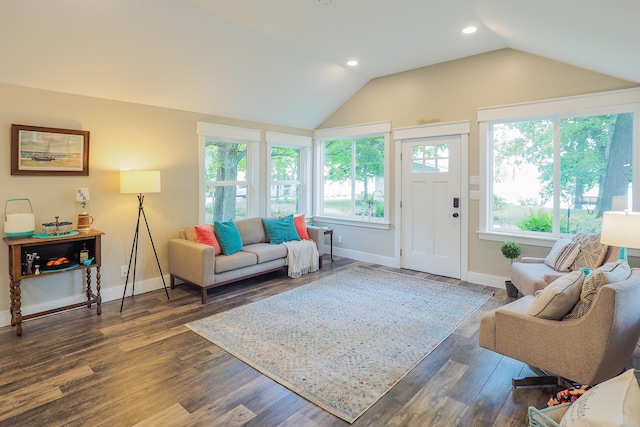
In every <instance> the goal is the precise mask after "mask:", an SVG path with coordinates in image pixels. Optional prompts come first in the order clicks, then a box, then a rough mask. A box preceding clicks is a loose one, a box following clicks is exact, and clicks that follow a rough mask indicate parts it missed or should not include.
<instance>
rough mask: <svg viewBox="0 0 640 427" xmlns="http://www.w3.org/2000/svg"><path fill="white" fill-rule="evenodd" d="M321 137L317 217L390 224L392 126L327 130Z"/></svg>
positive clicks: (318, 152)
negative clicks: (389, 178) (390, 128)
mask: <svg viewBox="0 0 640 427" xmlns="http://www.w3.org/2000/svg"><path fill="white" fill-rule="evenodd" d="M318 135H320V136H321V138H319V139H318V151H317V154H318V158H317V160H318V170H319V171H321V175H320V176H319V177H318V184H319V185H318V191H319V195H318V198H317V200H318V209H317V215H319V216H321V217H328V218H336V219H345V220H358V221H368V222H381V223H387V222H388V213H387V210H388V198H387V196H386V194H387V188H388V177H387V174H388V169H389V167H388V164H389V159H388V157H389V152H388V145H389V124H388V123H380V124H374V125H363V126H361V127H359V126H355V127H349V128H339V129H324V130H322V131H320V132H318V133H317V134H316V136H318Z"/></svg>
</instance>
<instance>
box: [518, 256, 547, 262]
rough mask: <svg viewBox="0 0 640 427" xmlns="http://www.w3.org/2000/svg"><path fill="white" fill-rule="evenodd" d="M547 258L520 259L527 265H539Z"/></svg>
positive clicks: (526, 257)
mask: <svg viewBox="0 0 640 427" xmlns="http://www.w3.org/2000/svg"><path fill="white" fill-rule="evenodd" d="M544 260H545V258H537V257H532V256H525V257H522V258H520V262H524V263H525V264H534V263H535V264H539V263H542V262H544Z"/></svg>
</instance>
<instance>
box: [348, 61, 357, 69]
mask: <svg viewBox="0 0 640 427" xmlns="http://www.w3.org/2000/svg"><path fill="white" fill-rule="evenodd" d="M347 65H348V66H349V67H355V66H356V65H358V61H356V60H355V59H350V60H348V61H347Z"/></svg>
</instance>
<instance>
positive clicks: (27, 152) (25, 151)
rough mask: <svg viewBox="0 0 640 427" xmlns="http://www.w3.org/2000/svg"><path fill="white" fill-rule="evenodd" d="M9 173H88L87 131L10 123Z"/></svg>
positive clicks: (80, 174)
mask: <svg viewBox="0 0 640 427" xmlns="http://www.w3.org/2000/svg"><path fill="white" fill-rule="evenodd" d="M11 175H78V176H87V175H89V131H86V130H73V129H57V128H49V127H41V126H26V125H17V124H12V125H11Z"/></svg>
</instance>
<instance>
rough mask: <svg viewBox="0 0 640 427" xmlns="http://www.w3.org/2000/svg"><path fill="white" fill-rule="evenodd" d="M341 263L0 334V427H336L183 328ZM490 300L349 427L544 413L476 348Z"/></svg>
mask: <svg viewBox="0 0 640 427" xmlns="http://www.w3.org/2000/svg"><path fill="white" fill-rule="evenodd" d="M352 263H353V261H351V260H348V259H340V258H338V257H335V261H334V262H333V263H332V262H330V261H329V259H328V257H327V256H326V257H325V264H324V268H323V269H322V270H321V271H319V272H317V273H312V274H308V275H305V276H303V277H301V278H299V279H290V278H288V277H287V276H286V274H285V273H284V271H283V272H278V273H271V274H268V275H265V276H263V277H261V278H256V279H250V280H246V281H243V282H241V283H237V284H232V285H228V286H224V287H221V288H217V289H214V290H211V291H209V303H208V304H207V305H206V306H203V305H202V304H201V303H200V294H199V291H198V290H197V289H196V288H194V287H191V286H187V285H180V286H178V287H177V288H176V289H174V290H170V296H171V300H170V301H167V299H166V295H165V293H164V290H158V291H154V292H150V293H147V294H143V295H137V296H135V297H134V298H128V299H127V300H125V305H124V310H123V312H122V313H120V312H119V309H120V301H111V302H107V303H105V304H103V307H102V315H101V316H97V315H96V314H95V308H94V309H92V310H89V309H87V308H80V309H76V310H72V311H68V312H64V313H59V314H55V315H51V316H48V317H46V318H40V319H33V320H29V321H26V322H25V323H24V324H23V335H22V337H17V336H16V335H15V329H14V328H12V327H10V326H7V327H3V328H0V373H1V374H0V426H45V425H46V426H62V425H64V426H67V425H72V426H73V425H77V426H101V425H105V426H130V425H136V426H261V427H262V426H296V427H297V426H347V425H349V424H348V423H346V422H344V421H342V420H340V419H338V418H336V417H334V416H333V415H331V414H329V413H327V412H325V411H323V410H322V409H320V408H318V407H316V406H315V405H313V404H312V403H309V402H308V401H306V400H305V399H303V398H301V397H299V396H298V395H296V394H294V393H292V392H290V391H289V390H288V389H286V388H284V387H282V386H281V385H279V384H277V383H275V382H274V381H272V380H270V379H269V378H267V377H265V376H263V375H261V374H260V373H258V372H257V371H255V370H254V369H252V368H251V367H249V366H247V365H245V364H244V363H243V362H240V361H239V360H237V359H236V358H234V357H232V356H230V355H229V354H228V353H226V352H225V351H223V350H221V349H220V348H219V347H217V346H215V345H214V344H212V343H211V342H209V341H207V340H205V339H204V338H202V337H200V336H199V335H197V334H195V333H194V332H192V331H190V330H189V329H187V328H186V327H184V326H183V325H184V324H185V323H187V322H191V321H193V320H196V319H200V318H203V317H206V316H210V315H212V314H215V313H218V312H221V311H224V310H228V309H230V308H233V307H237V306H240V305H243V304H247V303H250V302H252V301H255V300H258V299H261V298H265V297H268V296H270V295H274V294H277V293H279V292H283V291H286V290H288V289H291V288H293V287H296V286H300V285H303V284H306V283H308V282H310V281H313V280H315V279H317V278H319V277H322V276H324V275H329V274H333V273H334V272H336V271H338V270H340V269H342V268H348V266H349V265H350V264H352ZM362 264H364V265H371V264H366V263H362ZM377 267H379V268H383V269H386V270H395V271H397V269H390V268H386V267H380V266H377ZM402 271H403V272H405V273H407V274H412V275H416V276H420V277H425V278H433V279H436V280H443V281H447V282H449V283H452V284H455V285H460V286H469V287H473V288H484V287H483V286H478V285H473V284H468V283H460V281H458V280H453V279H446V278H441V277H437V276H431V275H428V274H424V273H417V272H414V271H408V270H402ZM489 289H492V290H495V291H496V292H495V295H494V297H493V298H491V299H490V300H489V301H488V302H487V303H486V304H485V305H484V306H483V307H482V308H481V309H480V310H479V311H477V312H476V313H475V314H474V315H473V316H472V317H471V318H469V319H468V320H467V321H466V322H465V323H464V324H463V325H462V326H461V327H460V328H458V329H457V330H456V331H455V332H454V333H453V334H452V335H451V336H449V338H447V339H446V340H445V341H444V342H443V343H442V344H440V345H439V346H438V347H437V348H436V349H435V350H434V351H433V352H432V353H431V354H429V355H428V356H427V357H426V358H425V359H424V360H423V361H422V362H421V363H420V364H419V365H418V366H417V367H416V368H414V369H413V370H412V371H411V372H410V373H409V374H408V375H407V376H406V377H405V378H404V379H403V380H402V381H400V383H399V384H398V385H396V386H395V387H394V388H393V389H391V391H389V393H387V394H386V395H385V396H383V397H382V398H381V399H380V400H379V401H378V402H377V403H376V404H375V405H373V407H371V408H370V409H369V410H368V411H367V412H366V413H365V414H364V415H362V416H361V417H360V418H359V419H358V420H356V422H355V423H354V424H353V425H354V426H523V425H527V424H528V421H527V420H528V419H527V407H528V406H529V405H533V406H537V407H544V406H546V401H547V399H548V397H549V396H550V395H551V394H553V393H554V392H555V390H554V389H553V388H549V387H547V388H530V389H517V390H514V389H512V387H511V378H512V377H514V376H519V375H522V374H530V371H529V368H528V367H527V366H526V365H524V364H523V363H521V362H518V361H516V360H513V359H509V358H506V357H503V356H501V355H499V354H496V353H493V352H490V351H487V350H484V349H481V348H479V347H478V344H477V341H478V339H477V334H478V325H479V320H480V318H481V316H482V315H483V314H484V313H485V312H487V311H489V310H492V309H493V308H495V307H498V306H500V305H502V304H505V303H506V302H508V301H510V299H509V298H508V297H507V296H506V292H505V291H504V290H501V289H500V290H498V289H493V288H489ZM634 365H635V366H636V368H637V367H638V366H640V352H638V351H637V352H636V356H635V357H634Z"/></svg>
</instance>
